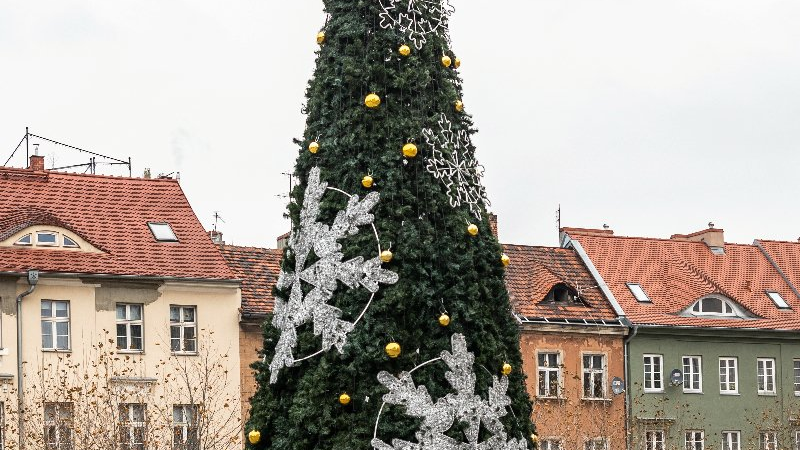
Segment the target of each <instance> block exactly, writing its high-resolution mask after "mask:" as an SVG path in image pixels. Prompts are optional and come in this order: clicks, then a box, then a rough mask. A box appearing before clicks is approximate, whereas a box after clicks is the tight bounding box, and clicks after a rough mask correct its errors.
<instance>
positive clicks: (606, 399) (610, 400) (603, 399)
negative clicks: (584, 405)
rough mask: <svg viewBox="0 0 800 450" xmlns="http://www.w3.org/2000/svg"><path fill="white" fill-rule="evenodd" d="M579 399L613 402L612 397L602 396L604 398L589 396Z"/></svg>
mask: <svg viewBox="0 0 800 450" xmlns="http://www.w3.org/2000/svg"><path fill="white" fill-rule="evenodd" d="M581 401H584V402H605V403H611V402H613V401H614V399H613V398H605V397H604V398H590V397H581Z"/></svg>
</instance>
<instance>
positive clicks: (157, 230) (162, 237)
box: [147, 222, 178, 242]
mask: <svg viewBox="0 0 800 450" xmlns="http://www.w3.org/2000/svg"><path fill="white" fill-rule="evenodd" d="M147 226H148V227H150V231H151V232H152V233H153V237H155V238H156V240H157V241H159V242H178V236H175V232H174V231H172V227H171V226H169V224H168V223H164V222H147Z"/></svg>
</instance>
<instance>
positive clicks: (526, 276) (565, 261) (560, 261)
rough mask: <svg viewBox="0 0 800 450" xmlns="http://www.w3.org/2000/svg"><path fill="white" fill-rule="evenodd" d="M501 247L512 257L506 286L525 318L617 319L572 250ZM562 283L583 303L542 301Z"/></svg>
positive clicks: (517, 246)
mask: <svg viewBox="0 0 800 450" xmlns="http://www.w3.org/2000/svg"><path fill="white" fill-rule="evenodd" d="M503 249H504V251H505V252H506V254H507V255H508V256H509V258H511V264H510V265H509V266H508V268H507V269H506V285H507V287H508V291H509V296H510V299H511V303H512V304H513V305H514V309H515V311H516V312H517V313H518V314H521V315H523V316H525V317H527V318H547V319H586V320H615V319H616V317H617V316H616V314H615V313H614V310H613V308H612V307H611V304H610V303H609V302H608V300H607V299H606V298H605V296H604V295H603V293H602V292H601V291H600V289H599V288H598V287H597V282H595V280H594V279H593V278H592V275H591V274H590V273H589V271H588V270H587V268H586V266H584V265H583V262H581V260H580V257H579V256H578V254H577V253H576V252H575V251H574V250H572V249H564V248H553V247H531V246H526V245H504V246H503ZM561 283H563V284H565V285H567V286H569V287H570V288H572V289H573V290H575V291H576V292H577V293H578V294H579V295H580V297H581V299H582V300H583V301H584V303H585V306H582V305H575V304H572V305H560V304H554V303H552V302H543V300H544V299H545V297H546V296H547V294H548V293H549V292H550V290H551V289H553V287H554V286H556V285H557V284H561Z"/></svg>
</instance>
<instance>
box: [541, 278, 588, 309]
mask: <svg viewBox="0 0 800 450" xmlns="http://www.w3.org/2000/svg"><path fill="white" fill-rule="evenodd" d="M544 301H545V302H549V303H562V304H578V305H582V304H583V302H581V298H580V296H579V295H578V293H577V292H575V291H574V290H573V289H571V288H570V287H569V286H567V285H566V284H564V283H559V284H557V285H555V286H553V289H550V292H548V293H547V297H545V298H544Z"/></svg>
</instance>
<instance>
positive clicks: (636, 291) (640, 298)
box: [626, 283, 652, 303]
mask: <svg viewBox="0 0 800 450" xmlns="http://www.w3.org/2000/svg"><path fill="white" fill-rule="evenodd" d="M626 284H627V285H628V289H630V290H631V294H633V296H634V297H635V298H636V301H637V302H640V303H652V300H650V297H648V296H647V293H646V292H645V291H644V289H643V288H642V286H641V285H640V284H638V283H626Z"/></svg>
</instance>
